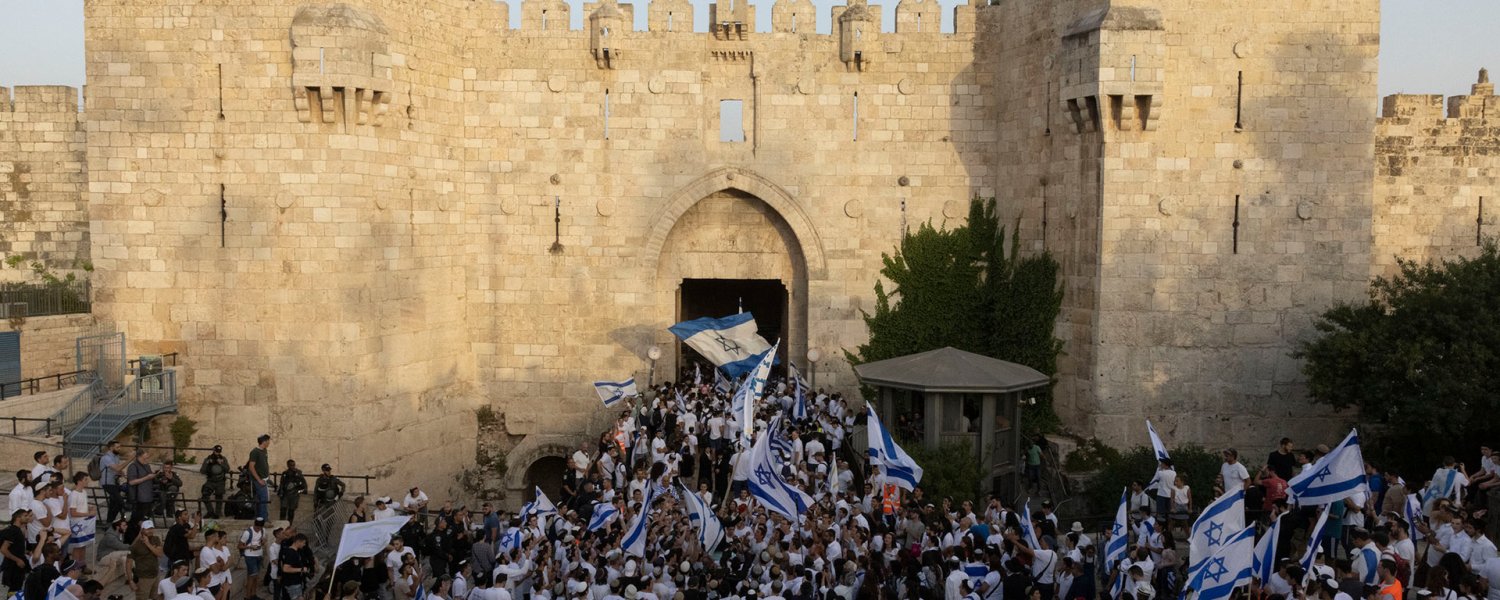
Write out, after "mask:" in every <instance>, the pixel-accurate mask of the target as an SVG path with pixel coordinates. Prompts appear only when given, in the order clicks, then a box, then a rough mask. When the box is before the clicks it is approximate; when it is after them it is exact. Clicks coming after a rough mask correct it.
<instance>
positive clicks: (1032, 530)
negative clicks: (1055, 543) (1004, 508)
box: [1021, 498, 1042, 550]
mask: <svg viewBox="0 0 1500 600" xmlns="http://www.w3.org/2000/svg"><path fill="white" fill-rule="evenodd" d="M1021 539H1022V540H1023V541H1025V542H1026V545H1027V546H1030V547H1031V549H1032V550H1040V549H1041V548H1042V544H1041V541H1040V540H1038V539H1037V538H1036V524H1035V523H1034V522H1032V520H1031V498H1027V499H1026V501H1025V502H1022V503H1021Z"/></svg>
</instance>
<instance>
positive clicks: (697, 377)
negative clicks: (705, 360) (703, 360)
mask: <svg viewBox="0 0 1500 600" xmlns="http://www.w3.org/2000/svg"><path fill="white" fill-rule="evenodd" d="M698 366H699V365H698V363H693V387H697V386H700V385H703V370H702V369H699V368H698Z"/></svg>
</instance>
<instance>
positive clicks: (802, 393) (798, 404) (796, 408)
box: [786, 363, 807, 422]
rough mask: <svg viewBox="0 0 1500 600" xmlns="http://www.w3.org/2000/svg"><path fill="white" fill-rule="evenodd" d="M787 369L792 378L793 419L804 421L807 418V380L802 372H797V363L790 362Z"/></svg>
mask: <svg viewBox="0 0 1500 600" xmlns="http://www.w3.org/2000/svg"><path fill="white" fill-rule="evenodd" d="M786 368H787V371H788V372H789V373H790V374H791V379H792V420H793V421H797V422H802V421H806V420H807V382H805V381H803V380H802V374H801V373H799V372H797V365H794V364H791V363H788V364H787V366H786Z"/></svg>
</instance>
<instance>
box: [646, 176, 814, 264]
mask: <svg viewBox="0 0 1500 600" xmlns="http://www.w3.org/2000/svg"><path fill="white" fill-rule="evenodd" d="M724 190H739V191H741V192H745V193H747V194H750V195H753V196H755V197H756V198H759V199H760V200H761V201H762V202H764V203H765V204H766V205H767V206H769V207H771V209H772V210H774V211H776V213H777V215H778V216H780V217H781V219H782V220H784V221H785V222H786V224H787V226H788V227H790V228H791V230H792V233H793V235H794V236H795V238H796V242H797V245H798V246H799V247H800V249H801V250H802V257H803V259H804V260H805V261H806V263H807V278H808V279H809V280H819V279H823V278H824V277H825V276H826V273H827V271H826V269H827V263H826V262H825V258H824V255H823V241H822V239H821V238H819V237H818V230H817V228H816V227H814V226H813V221H812V218H811V217H809V216H808V214H807V211H806V210H804V209H803V208H802V205H801V204H800V203H798V202H797V200H796V199H795V198H793V197H792V195H791V194H790V193H788V192H787V191H786V189H785V188H783V187H781V186H779V185H777V184H776V183H775V182H773V181H771V180H769V179H767V178H765V177H763V176H761V175H759V174H757V173H755V172H752V171H748V170H745V169H741V168H738V167H723V168H720V169H716V170H714V171H711V172H709V173H708V174H706V175H704V176H702V177H699V178H698V179H696V180H694V181H693V182H692V183H689V184H687V185H685V186H683V187H682V188H680V189H678V190H677V192H675V193H673V194H672V196H671V197H669V198H668V199H667V203H666V204H664V205H662V207H661V208H660V209H659V210H657V211H656V214H655V215H654V216H652V218H651V229H650V231H649V233H647V235H646V245H645V251H644V256H643V258H644V259H645V264H646V266H647V267H649V268H651V269H653V272H654V269H655V268H656V266H657V265H658V264H659V263H660V261H661V252H662V247H663V245H665V244H666V242H667V236H668V235H670V234H671V233H672V227H673V226H675V225H676V224H677V220H678V219H680V218H682V215H683V214H686V213H687V211H688V210H689V209H691V208H693V205H695V204H697V203H698V202H699V201H700V200H703V199H704V198H707V197H709V196H710V195H712V194H714V193H715V192H721V191H724Z"/></svg>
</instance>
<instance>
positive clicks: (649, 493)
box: [620, 486, 656, 558]
mask: <svg viewBox="0 0 1500 600" xmlns="http://www.w3.org/2000/svg"><path fill="white" fill-rule="evenodd" d="M655 500H656V486H647V487H646V501H645V502H642V503H641V512H640V513H639V514H637V515H636V516H635V520H633V521H631V522H630V526H629V527H626V528H625V537H624V538H623V539H621V540H620V547H621V548H623V549H624V550H625V553H626V554H633V555H635V556H639V557H642V558H645V556H646V529H647V528H648V527H650V525H651V503H652V502H654V501H655Z"/></svg>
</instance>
